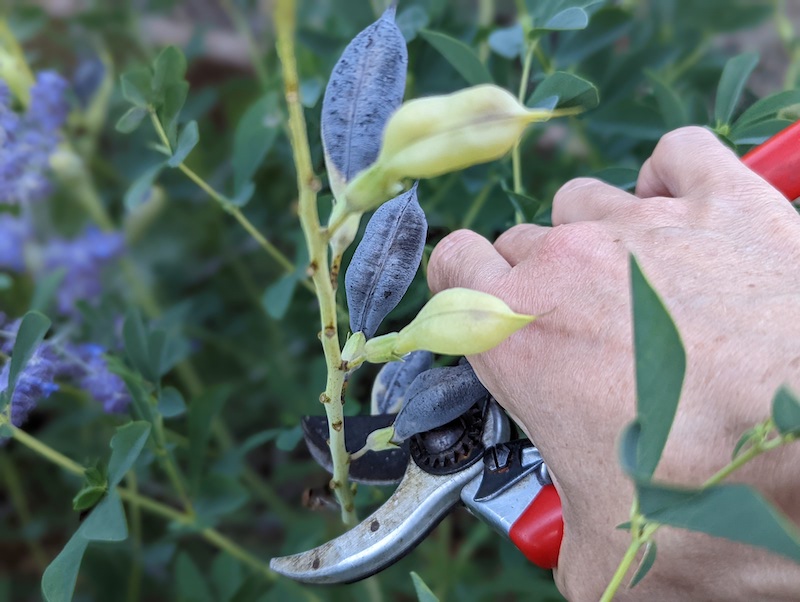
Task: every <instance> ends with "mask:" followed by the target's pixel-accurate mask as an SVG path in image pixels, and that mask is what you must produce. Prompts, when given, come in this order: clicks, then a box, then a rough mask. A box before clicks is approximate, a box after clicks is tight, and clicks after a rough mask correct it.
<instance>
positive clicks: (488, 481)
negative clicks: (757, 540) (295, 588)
mask: <svg viewBox="0 0 800 602" xmlns="http://www.w3.org/2000/svg"><path fill="white" fill-rule="evenodd" d="M742 161H743V162H744V163H745V164H746V165H747V166H748V167H750V168H751V169H752V170H753V171H755V172H756V173H758V174H759V175H761V176H762V177H763V178H764V179H765V180H767V181H768V182H769V183H770V184H772V185H773V186H775V188H777V189H778V190H779V191H780V192H781V193H782V194H783V195H784V196H786V197H787V198H788V199H789V200H794V199H797V198H798V197H800V121H798V122H797V123H795V124H793V125H791V126H789V127H788V128H786V129H785V130H783V131H782V132H780V133H778V134H776V135H775V136H773V137H772V138H770V139H769V140H767V141H766V142H764V143H763V144H761V145H760V146H757V147H755V148H754V149H753V150H751V151H750V152H748V153H747V154H746V155H744V157H743V158H742ZM393 420H394V415H391V414H385V415H376V416H355V417H351V418H348V425H347V431H346V447H347V449H349V450H358V449H361V448H362V447H363V446H364V444H365V442H366V438H367V435H368V434H369V433H371V432H373V431H375V430H377V429H379V428H383V427H386V426H388V425H390V424H392V422H393ZM303 429H304V434H305V439H306V443H307V445H308V447H309V450H310V451H311V454H312V456H313V457H314V458H315V459H316V460H317V461H318V462H319V463H320V464H321V465H322V466H324V467H326V468H328V470H329V471H330V470H332V468H331V459H330V452H329V449H328V445H327V436H328V425H327V421H326V419H325V418H324V417H307V418H306V419H304V421H303ZM510 433H511V427H510V424H509V421H508V418H507V417H506V415H505V413H504V412H503V410H502V409H501V408H500V406H499V405H498V404H497V403H496V402H495V401H494V400H493V399H492V398H491V397H487V398H485V399H483V400H482V401H480V402H479V403H477V404H475V405H474V406H472V407H471V408H470V409H469V410H468V411H467V412H466V413H464V414H463V415H462V416H460V417H458V418H456V419H455V420H453V421H452V422H450V423H448V424H446V425H444V426H441V427H438V428H436V429H433V430H431V431H426V432H423V433H419V434H417V435H414V436H413V437H412V438H411V439H409V440H408V441H406V442H404V443H403V445H402V446H401V447H399V448H397V449H393V450H387V451H380V452H375V451H370V452H367V453H366V454H364V455H363V456H362V457H360V458H359V459H358V460H355V461H353V462H352V464H351V466H350V475H351V478H352V480H354V481H356V482H362V483H371V484H392V483H397V482H399V485H398V487H397V489H396V490H395V491H394V493H393V494H392V495H391V497H390V498H389V499H388V500H387V501H386V502H385V503H384V504H383V505H382V506H381V507H380V508H378V509H377V510H376V511H375V512H374V513H373V514H371V515H370V516H369V517H367V518H366V519H365V520H363V521H362V522H361V523H360V524H358V525H357V526H355V527H353V528H352V529H350V530H349V531H347V532H346V533H344V534H342V535H340V536H339V537H337V538H335V539H333V540H331V541H329V542H327V543H324V544H323V545H321V546H319V547H316V548H314V549H312V550H308V551H306V552H302V553H300V554H295V555H292V556H283V557H279V558H273V559H272V561H271V562H270V567H271V568H272V569H273V570H274V571H275V572H277V573H279V574H281V575H284V576H286V577H289V578H291V579H293V580H295V581H300V582H303V583H315V584H334V583H351V582H354V581H358V580H360V579H364V578H366V577H369V576H370V575H373V574H375V573H377V572H379V571H381V570H383V569H384V568H386V567H388V566H389V565H391V564H393V563H394V562H396V561H397V560H399V559H400V558H402V557H403V556H404V555H406V554H407V553H408V552H410V551H411V550H412V549H413V548H414V547H415V546H416V545H417V544H419V543H420V542H421V541H422V540H423V539H424V538H425V537H426V536H427V534H428V533H429V532H430V531H431V530H432V529H433V528H434V527H435V526H436V525H437V524H438V523H439V522H440V521H441V520H442V519H443V518H444V517H445V516H446V515H447V514H448V513H449V512H450V511H451V510H452V508H453V507H454V506H455V505H456V504H457V503H458V502H459V501H460V502H462V503H463V504H464V505H465V506H466V507H467V509H469V511H470V512H471V513H472V514H474V515H475V516H477V517H478V518H480V519H481V520H483V521H485V522H486V523H488V524H489V525H490V526H492V527H493V528H494V529H495V530H496V531H498V532H500V533H501V534H502V535H505V536H506V537H508V538H509V539H510V540H511V541H512V542H513V543H514V544H515V545H516V546H517V548H519V550H520V551H521V552H522V553H523V554H524V555H525V556H526V557H527V558H528V559H529V560H530V561H531V562H532V563H534V564H535V565H537V566H539V567H542V568H548V569H549V568H555V567H556V565H557V563H558V555H559V551H560V548H561V539H562V536H563V531H564V523H563V519H562V513H561V501H560V499H559V496H558V493H557V492H556V489H555V487H554V486H553V484H552V481H551V479H550V476H549V474H548V471H547V466H546V465H545V463H544V461H543V460H542V456H541V454H540V453H539V450H538V449H537V448H536V447H535V446H534V445H533V443H531V442H530V441H529V440H527V439H515V440H510V436H511V435H510Z"/></svg>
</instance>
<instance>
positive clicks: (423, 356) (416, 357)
mask: <svg viewBox="0 0 800 602" xmlns="http://www.w3.org/2000/svg"><path fill="white" fill-rule="evenodd" d="M432 365H433V354H432V353H431V352H430V351H412V352H411V353H409V354H408V355H407V356H405V357H404V358H403V359H402V361H396V362H389V363H388V364H384V366H383V368H381V371H380V372H378V376H377V377H376V378H375V382H374V383H373V384H372V404H371V408H372V409H371V413H372V414H396V413H397V412H399V411H400V409H401V408H402V407H403V402H404V401H405V399H406V391H407V390H408V387H409V385H410V384H411V383H412V382H413V381H414V379H415V378H416V377H417V376H418V375H420V374H421V373H423V372H425V371H426V370H430V367H431V366H432Z"/></svg>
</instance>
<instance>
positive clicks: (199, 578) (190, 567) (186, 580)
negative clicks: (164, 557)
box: [175, 552, 214, 602]
mask: <svg viewBox="0 0 800 602" xmlns="http://www.w3.org/2000/svg"><path fill="white" fill-rule="evenodd" d="M175 585H176V589H177V592H176V593H177V602H214V598H213V597H212V595H211V588H210V587H209V585H208V582H207V581H206V578H205V575H203V573H202V572H200V569H198V568H197V565H196V564H195V563H194V562H193V561H192V559H191V557H190V556H189V555H188V554H187V553H186V552H181V553H180V554H179V555H178V559H177V560H176V561H175Z"/></svg>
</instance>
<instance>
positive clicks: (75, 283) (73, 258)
mask: <svg viewBox="0 0 800 602" xmlns="http://www.w3.org/2000/svg"><path fill="white" fill-rule="evenodd" d="M124 248H125V242H124V238H123V236H122V234H120V233H118V232H102V231H100V230H98V229H97V228H95V227H89V228H87V229H86V231H85V232H84V233H83V235H82V236H79V237H78V238H75V239H72V240H64V239H54V240H52V241H51V242H50V243H49V244H48V246H47V248H46V249H45V250H44V262H45V269H46V270H47V271H49V272H53V271H55V270H60V269H61V270H64V272H65V274H64V279H63V280H62V282H61V286H60V287H59V289H58V292H57V295H56V298H57V305H58V311H59V313H61V314H64V315H67V316H73V317H78V316H79V315H80V313H79V312H78V308H77V306H76V304H77V302H78V301H86V302H89V303H92V302H94V301H95V300H96V299H98V298H99V297H100V294H101V293H102V282H101V279H100V277H101V275H102V271H103V268H105V267H107V266H108V265H109V264H111V263H112V262H113V261H114V260H116V259H117V258H118V257H119V256H120V255H121V254H122V252H123V250H124Z"/></svg>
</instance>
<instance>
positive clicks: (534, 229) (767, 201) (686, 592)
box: [428, 128, 800, 601]
mask: <svg viewBox="0 0 800 602" xmlns="http://www.w3.org/2000/svg"><path fill="white" fill-rule="evenodd" d="M553 224H554V227H552V228H545V227H540V226H535V225H528V224H525V225H520V226H516V227H514V228H512V229H510V230H509V231H508V232H506V233H505V234H503V235H502V236H500V238H498V239H497V241H496V242H495V243H494V245H492V244H491V243H490V242H488V241H487V240H485V239H483V238H482V237H480V236H478V235H477V234H475V233H473V232H470V231H467V230H461V231H457V232H454V233H453V234H451V235H450V236H448V237H446V238H445V239H444V240H443V241H442V242H441V243H440V244H439V245H438V246H437V247H436V249H435V250H434V252H433V255H432V257H431V261H430V265H429V269H428V281H429V283H430V286H431V289H432V290H433V291H434V292H437V291H440V290H442V289H445V288H450V287H455V286H463V287H468V288H474V289H478V290H482V291H485V292H489V293H492V294H495V295H497V296H499V297H500V298H502V299H503V300H504V301H506V303H508V304H509V305H510V306H511V308H512V309H514V310H515V311H518V312H522V313H532V314H541V315H542V317H541V318H540V319H539V320H537V321H536V322H534V323H533V324H531V325H530V326H528V327H526V328H525V329H523V330H522V331H519V332H517V333H516V334H514V335H513V336H511V337H510V338H509V339H507V340H506V341H505V342H503V343H502V344H501V345H499V346H498V347H496V348H495V349H493V350H491V351H489V352H486V353H482V354H480V355H476V356H472V357H470V358H469V361H470V363H471V364H472V365H473V367H474V368H475V371H476V373H477V374H478V376H479V378H480V379H481V381H482V382H483V383H484V385H485V386H486V387H487V388H488V389H489V391H490V392H491V393H492V394H493V395H494V396H495V397H496V398H497V399H498V401H499V402H500V403H501V404H502V405H503V406H504V407H505V408H506V409H507V410H508V411H509V413H510V414H511V415H512V416H513V417H514V418H515V419H516V420H517V422H518V423H519V424H520V425H522V426H523V428H524V429H525V431H526V432H527V433H528V435H529V436H530V437H531V439H532V440H533V441H535V442H536V444H537V445H538V446H539V447H540V449H541V452H542V455H543V456H544V459H545V460H546V462H547V464H548V465H549V467H550V469H551V471H552V473H553V474H554V477H555V480H556V487H557V489H558V491H559V494H560V496H561V499H562V502H563V507H564V521H565V535H564V541H563V545H562V548H561V554H560V557H559V568H558V570H557V572H556V581H557V583H558V586H559V588H560V589H561V591H562V592H563V593H564V594H565V595H566V597H567V598H568V599H570V600H573V601H584V600H597V599H598V598H599V597H600V595H601V594H602V592H603V590H604V589H605V586H606V585H607V583H608V582H609V581H610V579H611V576H612V574H613V572H614V570H615V569H616V567H617V565H618V564H619V561H620V560H621V558H622V555H623V553H624V551H625V548H626V547H627V545H628V543H629V541H630V540H629V534H628V533H627V532H624V531H621V530H615V526H616V525H618V524H620V523H622V522H624V521H626V520H628V514H629V511H630V505H631V500H632V495H633V488H632V486H631V484H630V482H629V481H628V480H627V478H626V477H625V476H624V475H623V474H622V472H621V470H620V468H619V467H618V463H617V453H616V445H617V441H618V438H619V434H620V431H621V429H622V428H623V427H624V425H625V424H627V423H628V422H629V421H630V420H632V419H633V417H634V414H635V383H634V362H633V350H632V327H631V307H630V292H629V286H630V285H629V268H628V253H629V252H633V253H634V254H635V255H636V257H637V258H638V260H639V263H640V265H641V267H642V269H643V271H644V273H645V274H646V276H647V277H648V279H649V280H650V282H651V283H652V285H653V286H654V287H655V288H656V290H657V291H658V292H659V294H660V295H661V296H662V298H663V299H664V301H665V303H666V306H667V308H668V309H669V311H670V313H671V315H672V316H673V318H674V319H675V321H676V323H677V326H678V330H679V332H680V334H681V337H682V339H683V342H684V346H685V347H686V352H687V372H686V379H685V382H684V389H683V393H682V397H681V401H680V405H679V407H678V413H677V417H676V420H675V423H674V426H673V429H672V432H671V434H670V439H669V441H668V443H667V446H666V449H665V452H664V456H663V458H662V461H661V464H660V465H659V467H658V469H657V471H656V478H658V479H661V480H664V481H668V482H671V483H675V484H681V485H686V486H697V485H700V484H701V483H702V481H703V480H705V479H706V478H707V477H709V476H710V475H712V474H713V473H714V472H716V471H717V470H718V469H719V468H721V467H722V466H724V465H726V464H727V463H728V462H729V461H730V457H731V451H732V450H733V448H734V445H735V444H736V442H737V440H738V439H739V437H740V435H741V434H742V433H743V432H744V431H745V430H746V429H748V428H749V427H751V426H752V425H754V424H755V423H757V422H759V421H761V420H763V419H764V418H766V417H767V416H768V415H769V413H770V405H771V400H772V396H773V394H774V393H775V391H776V389H777V388H778V387H779V386H780V385H781V384H783V383H786V384H788V385H789V386H790V387H791V388H793V389H794V390H795V391H796V392H798V391H800V216H798V215H797V213H796V211H795V210H794V209H793V208H792V206H791V205H790V204H789V203H788V202H787V201H786V200H785V199H784V198H783V197H782V196H781V195H780V193H778V192H777V191H776V190H775V189H774V188H772V187H771V186H770V185H768V184H767V183H766V182H765V181H764V180H762V179H761V178H760V177H758V176H757V175H755V174H754V173H753V172H751V171H750V170H749V169H748V168H746V167H745V166H744V165H743V164H742V163H741V162H740V161H739V160H738V159H737V158H736V156H735V155H734V154H733V153H732V152H731V151H729V150H728V149H727V148H725V147H724V146H723V145H722V144H720V143H719V142H718V141H717V140H716V139H715V138H714V136H713V135H712V134H710V133H709V132H707V131H705V130H703V129H700V128H684V129H680V130H676V131H674V132H671V133H670V134H668V135H666V136H664V138H662V140H661V141H660V142H659V144H658V145H657V147H656V149H655V151H654V153H653V156H652V157H651V158H650V159H649V160H648V161H647V162H646V163H645V164H644V166H643V168H642V170H641V173H640V176H639V180H638V183H637V186H636V194H635V195H632V194H628V193H625V192H622V191H620V190H618V189H616V188H613V187H611V186H609V185H606V184H604V183H601V182H599V181H596V180H591V179H577V180H573V181H571V182H569V183H567V184H566V185H565V186H564V187H562V188H561V190H559V192H558V193H557V194H556V197H555V199H554V205H553ZM798 466H800V443H795V444H793V445H790V446H788V447H785V448H783V449H780V450H777V451H773V452H770V453H768V454H766V455H763V456H761V457H760V458H757V459H756V460H754V461H753V462H752V463H751V464H749V465H747V466H746V467H745V468H744V469H742V470H740V471H739V472H737V473H735V474H734V475H733V476H732V477H731V480H732V481H739V482H744V483H748V484H750V485H753V486H755V487H757V488H758V489H759V491H761V493H762V494H764V495H765V496H766V497H767V499H769V500H771V501H772V502H774V503H776V504H777V505H778V506H779V507H780V508H781V509H782V510H783V512H785V513H786V514H787V515H789V517H790V518H791V519H792V520H793V521H794V522H795V523H796V524H800V479H798V468H797V467H798ZM656 541H657V542H658V546H659V549H658V558H657V560H656V563H655V566H654V568H653V570H652V571H651V572H650V573H649V574H648V576H647V577H646V578H645V580H644V581H643V582H642V583H641V584H640V585H638V586H637V587H636V589H634V590H630V591H625V589H624V587H623V588H621V589H620V592H619V596H618V599H621V600H625V599H632V600H633V599H637V600H757V599H770V600H790V599H791V600H797V598H798V596H800V565H796V564H794V563H792V562H791V561H789V560H787V559H785V558H783V557H780V556H777V555H773V554H770V553H768V552H765V551H763V550H758V549H755V548H752V547H749V546H746V545H743V544H736V543H731V542H727V541H725V540H722V539H716V538H712V537H709V536H706V535H703V534H698V533H690V532H687V531H682V530H678V529H671V528H662V529H661V530H660V531H659V532H658V534H657V535H656ZM628 578H630V574H629V576H628Z"/></svg>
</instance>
